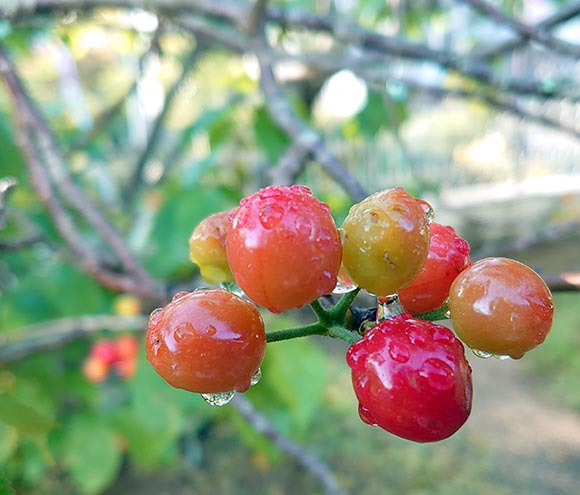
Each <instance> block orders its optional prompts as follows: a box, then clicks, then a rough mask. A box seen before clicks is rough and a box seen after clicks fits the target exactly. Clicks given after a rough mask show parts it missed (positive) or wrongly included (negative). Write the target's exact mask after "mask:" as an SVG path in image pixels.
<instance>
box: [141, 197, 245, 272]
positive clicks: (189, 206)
mask: <svg viewBox="0 0 580 495" xmlns="http://www.w3.org/2000/svg"><path fill="white" fill-rule="evenodd" d="M233 206H234V202H233V201H232V199H231V197H230V196H229V195H228V194H226V193H225V192H223V191H222V190H221V189H217V188H213V189H211V188H209V189H208V188H204V187H201V186H197V187H193V188H190V189H187V190H182V191H176V192H174V193H173V194H171V195H170V197H169V198H168V199H167V201H166V202H165V204H164V205H163V206H162V207H161V210H160V211H159V214H158V215H157V218H156V219H155V225H154V227H153V232H152V239H151V241H150V246H149V249H150V252H149V253H148V255H149V256H148V267H149V268H150V269H151V271H152V272H153V273H154V274H155V275H156V276H160V277H161V276H167V275H170V274H175V273H177V272H179V271H180V270H184V269H189V268H191V267H192V266H193V265H192V264H191V262H190V261H189V246H188V239H189V236H190V235H191V232H192V231H193V229H194V228H195V226H196V225H197V224H198V223H199V222H200V221H201V220H203V219H204V218H205V217H207V216H209V215H210V214H212V213H215V212H218V211H221V210H226V209H229V208H231V207H233Z"/></svg>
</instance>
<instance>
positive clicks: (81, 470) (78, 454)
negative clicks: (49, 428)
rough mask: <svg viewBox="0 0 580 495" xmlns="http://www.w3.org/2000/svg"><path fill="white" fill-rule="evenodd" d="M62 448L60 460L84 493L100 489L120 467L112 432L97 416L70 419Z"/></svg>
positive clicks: (108, 483)
mask: <svg viewBox="0 0 580 495" xmlns="http://www.w3.org/2000/svg"><path fill="white" fill-rule="evenodd" d="M63 450H64V452H63V455H64V458H63V461H64V464H65V466H66V469H67V472H68V474H69V476H70V478H71V481H72V482H73V484H74V485H75V486H76V487H77V488H78V489H79V491H80V492H81V493H83V494H85V495H96V494H98V493H100V492H102V491H103V490H104V489H105V488H107V486H109V485H110V484H111V483H112V481H113V480H114V479H115V478H116V477H117V475H118V473H119V469H120V468H121V452H120V449H119V446H118V444H117V442H116V440H115V434H114V432H113V430H112V429H111V428H110V427H109V426H108V425H107V424H106V423H104V421H103V420H102V418H100V417H98V416H90V415H79V416H76V417H75V418H73V419H72V421H71V422H70V423H69V425H67V429H66V431H65V438H64V441H63Z"/></svg>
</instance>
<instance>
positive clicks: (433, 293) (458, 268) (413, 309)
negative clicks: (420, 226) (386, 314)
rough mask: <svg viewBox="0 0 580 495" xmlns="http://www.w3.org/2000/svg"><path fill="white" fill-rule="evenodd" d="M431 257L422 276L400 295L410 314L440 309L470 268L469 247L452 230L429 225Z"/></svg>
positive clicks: (423, 269)
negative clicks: (458, 280) (454, 285)
mask: <svg viewBox="0 0 580 495" xmlns="http://www.w3.org/2000/svg"><path fill="white" fill-rule="evenodd" d="M429 231H430V234H431V235H430V240H429V255H428V256H427V260H426V261H425V264H424V265H423V268H421V271H420V272H419V274H418V275H417V276H416V277H415V278H414V279H413V280H412V281H411V282H410V283H409V284H408V285H406V286H405V287H403V288H402V289H401V290H400V291H399V300H400V301H401V304H402V305H403V306H404V307H405V309H406V310H407V311H408V312H409V313H411V314H419V313H426V312H427V311H433V310H435V309H439V308H440V307H441V305H442V304H443V302H445V300H446V299H447V296H448V295H449V288H450V287H451V284H452V283H453V281H454V280H455V278H456V277H457V275H458V274H459V273H460V272H462V271H463V270H464V269H465V268H467V267H468V266H469V264H470V259H469V251H470V248H469V243H468V242H467V241H466V240H465V239H462V238H461V237H459V236H458V235H457V233H456V232H455V230H454V229H453V227H448V226H444V225H441V224H438V223H431V224H430V225H429Z"/></svg>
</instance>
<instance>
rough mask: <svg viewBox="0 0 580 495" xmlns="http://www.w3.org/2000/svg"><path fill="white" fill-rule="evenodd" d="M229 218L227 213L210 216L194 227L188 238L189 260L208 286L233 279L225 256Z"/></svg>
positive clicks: (221, 212) (222, 212)
mask: <svg viewBox="0 0 580 495" xmlns="http://www.w3.org/2000/svg"><path fill="white" fill-rule="evenodd" d="M229 217H230V212H229V211H220V212H219V213H214V214H213V215H210V216H209V217H207V218H205V219H203V220H202V221H201V222H200V223H199V224H198V225H197V227H195V229H194V230H193V232H192V234H191V236H190V238H189V259H190V260H191V261H192V262H193V263H195V264H196V265H198V266H199V271H200V272H201V276H202V277H203V279H204V280H205V281H206V282H208V283H210V284H219V283H221V282H231V281H232V280H233V279H234V277H233V276H232V272H231V271H230V266H229V264H228V259H227V255H226V234H227V233H228V231H229V230H230V220H229Z"/></svg>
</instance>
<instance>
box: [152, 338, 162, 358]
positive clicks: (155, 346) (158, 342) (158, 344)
mask: <svg viewBox="0 0 580 495" xmlns="http://www.w3.org/2000/svg"><path fill="white" fill-rule="evenodd" d="M160 347H161V339H157V340H156V341H155V343H154V344H153V354H154V355H155V356H157V353H158V352H159V348H160Z"/></svg>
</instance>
